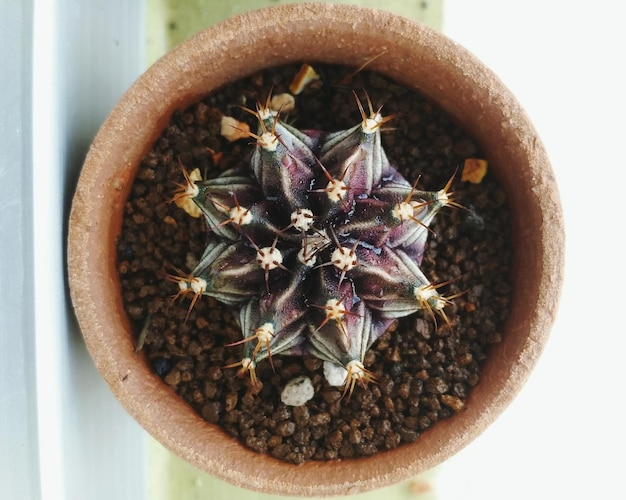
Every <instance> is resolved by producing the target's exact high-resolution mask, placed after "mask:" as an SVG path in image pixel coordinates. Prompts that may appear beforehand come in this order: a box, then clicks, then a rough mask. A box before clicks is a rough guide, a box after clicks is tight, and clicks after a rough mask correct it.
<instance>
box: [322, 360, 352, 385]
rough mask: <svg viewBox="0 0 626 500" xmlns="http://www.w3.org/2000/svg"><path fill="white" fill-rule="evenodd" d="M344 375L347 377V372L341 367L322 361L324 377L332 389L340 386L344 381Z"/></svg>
mask: <svg viewBox="0 0 626 500" xmlns="http://www.w3.org/2000/svg"><path fill="white" fill-rule="evenodd" d="M346 375H348V371H347V370H346V369H345V368H344V367H343V366H339V365H336V364H335V363H331V362H330V361H324V377H325V378H326V381H327V382H328V384H329V385H332V386H333V387H339V386H342V385H343V384H344V383H345V381H346Z"/></svg>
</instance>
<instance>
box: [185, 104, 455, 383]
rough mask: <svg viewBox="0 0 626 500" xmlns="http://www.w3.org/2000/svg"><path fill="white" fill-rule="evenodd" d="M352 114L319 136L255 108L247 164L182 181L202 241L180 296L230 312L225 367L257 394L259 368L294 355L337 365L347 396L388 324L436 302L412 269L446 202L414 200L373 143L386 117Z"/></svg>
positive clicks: (441, 195)
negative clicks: (237, 329) (234, 335)
mask: <svg viewBox="0 0 626 500" xmlns="http://www.w3.org/2000/svg"><path fill="white" fill-rule="evenodd" d="M359 108H360V109H361V115H362V118H363V119H362V122H361V123H360V124H358V125H356V126H354V127H352V128H350V129H348V130H344V131H339V132H332V133H326V132H321V131H299V130H297V129H294V128H293V127H291V126H289V125H286V124H284V123H283V122H281V120H280V119H279V117H278V115H277V113H276V112H273V111H271V110H270V109H267V108H263V107H259V108H258V109H257V112H256V114H257V117H258V119H259V128H258V130H257V133H256V134H251V136H253V137H254V138H256V140H257V144H256V147H255V150H254V151H253V153H252V155H251V157H250V159H249V160H248V161H247V162H246V163H245V164H242V165H240V166H239V167H237V168H236V169H233V170H230V171H227V172H224V173H223V174H222V175H221V176H219V177H217V178H215V179H210V180H206V181H193V180H189V179H188V182H189V183H190V184H191V185H190V186H187V188H186V192H188V193H190V197H191V198H192V199H193V201H194V202H195V204H196V205H197V206H198V207H199V209H200V211H201V212H202V214H204V217H205V219H206V223H207V225H208V227H209V228H210V231H211V233H212V234H211V235H210V243H209V245H208V247H207V250H206V251H205V253H204V255H203V257H202V258H201V260H200V262H199V264H198V265H197V267H196V268H195V269H194V270H193V271H192V272H191V275H190V276H189V277H188V279H187V280H186V281H185V282H184V284H183V285H181V290H183V291H189V292H190V293H193V294H194V295H195V297H194V299H195V298H198V297H199V296H200V295H209V296H212V297H214V298H216V299H217V300H219V301H221V302H223V303H225V304H227V305H228V306H230V307H232V308H233V310H234V312H235V316H236V317H237V318H239V323H240V326H241V329H242V336H243V339H242V340H241V341H240V342H236V344H243V356H242V360H241V362H239V363H236V364H235V365H236V366H239V367H240V370H241V371H242V372H248V373H249V374H250V376H251V379H252V380H253V382H254V383H255V384H257V385H259V382H258V381H257V379H256V373H255V367H256V364H257V363H258V362H259V361H261V360H263V359H266V358H269V360H270V361H271V357H272V356H275V355H279V354H290V355H294V354H298V355H313V356H317V357H318V358H320V359H322V360H324V361H329V362H332V363H335V364H337V365H340V366H342V367H344V368H345V369H346V370H347V377H346V381H345V388H346V390H350V391H352V389H353V387H354V384H355V383H356V382H358V381H361V382H367V381H368V380H372V379H373V378H374V375H373V374H371V373H369V372H367V370H366V369H365V368H364V366H363V361H364V356H365V353H366V351H367V349H368V348H369V347H370V346H371V345H372V343H373V342H375V341H376V339H378V338H379V337H380V336H381V335H382V334H383V333H384V332H385V331H386V330H387V329H388V328H389V326H390V325H391V323H392V322H393V321H394V320H395V319H396V318H399V317H402V316H406V315H409V314H412V313H414V312H416V311H417V310H419V309H423V308H427V309H429V311H430V312H431V313H432V312H433V311H442V308H443V307H444V306H445V305H446V303H447V299H445V298H443V297H440V296H439V294H438V292H437V291H436V289H435V288H436V287H435V286H433V285H432V284H431V283H430V282H429V281H428V279H427V278H426V277H425V276H424V274H423V273H422V271H421V270H420V268H419V264H420V263H421V259H422V256H423V254H424V247H425V244H426V240H427V236H428V232H429V228H428V226H429V225H430V223H431V221H432V220H433V217H434V216H435V215H436V214H437V212H438V211H439V210H440V209H441V208H442V207H443V206H446V205H449V204H454V203H453V202H452V201H451V200H450V198H449V196H448V188H449V185H447V186H446V187H445V188H443V189H442V190H440V191H438V192H425V191H419V190H416V189H415V187H414V186H412V185H411V184H410V183H408V182H407V181H406V180H405V179H404V178H403V177H402V176H401V175H400V174H399V173H398V172H397V171H396V170H395V168H394V167H393V166H392V165H391V164H390V163H389V161H388V159H387V156H386V154H385V151H384V150H383V147H382V145H381V137H380V126H381V125H382V124H383V123H385V122H386V121H387V120H388V118H383V117H382V116H381V115H380V113H379V112H373V111H372V110H371V106H370V115H369V116H367V115H366V114H365V113H364V112H363V108H362V107H361V104H360V103H359ZM179 284H180V283H179ZM192 285H193V286H192ZM442 314H443V312H442ZM444 317H445V315H444Z"/></svg>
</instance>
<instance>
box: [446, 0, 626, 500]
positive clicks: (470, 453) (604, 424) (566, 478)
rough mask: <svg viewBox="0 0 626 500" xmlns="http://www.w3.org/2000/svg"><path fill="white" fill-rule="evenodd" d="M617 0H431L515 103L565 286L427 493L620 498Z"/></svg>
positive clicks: (620, 40) (623, 492) (623, 46)
mask: <svg viewBox="0 0 626 500" xmlns="http://www.w3.org/2000/svg"><path fill="white" fill-rule="evenodd" d="M623 5H624V4H623V2H618V1H610V0H604V1H600V2H597V1H595V2H583V1H573V2H572V1H570V2H564V1H563V2H560V1H550V0H548V1H540V0H532V1H524V2H510V1H495V0H472V1H468V0H445V1H444V6H445V13H444V33H446V34H447V35H448V36H450V37H451V38H453V39H454V40H456V41H457V42H459V43H460V44H462V45H464V46H465V47H466V48H468V49H469V50H470V51H472V52H473V53H474V54H476V55H477V56H478V57H479V58H480V59H481V60H482V61H483V62H484V63H486V64H487V66H489V67H490V68H491V69H492V70H493V71H494V72H495V73H496V74H498V75H499V76H500V78H501V79H502V80H503V81H504V83H505V85H507V87H509V89H511V91H512V92H513V94H514V95H516V97H517V98H518V100H519V101H520V102H521V103H522V105H523V106H524V108H525V109H526V111H527V112H528V114H529V115H530V117H531V119H532V120H533V122H534V124H535V126H536V128H537V130H538V132H539V135H540V137H541V138H542V140H543V142H544V145H545V146H546V148H547V150H548V154H549V156H550V158H551V161H552V165H553V168H554V170H555V173H556V177H557V180H558V183H559V188H560V192H561V197H562V202H563V206H564V211H565V222H566V233H567V251H566V280H565V286H564V289H563V295H562V298H561V306H560V310H559V314H558V318H557V322H556V324H555V326H554V330H553V333H552V336H551V338H550V341H549V343H548V345H547V347H546V349H545V351H544V354H543V356H542V357H541V359H540V362H539V364H538V366H537V368H536V369H535V371H534V372H533V374H532V376H531V378H530V380H529V382H528V384H527V385H526V386H525V388H524V389H523V390H522V392H521V394H520V396H519V397H518V398H517V399H516V400H515V401H514V403H513V404H512V405H511V406H510V407H509V408H508V409H507V410H506V411H505V413H504V414H503V415H502V416H501V417H500V418H499V419H498V420H497V421H496V423H495V424H494V425H493V426H492V427H490V428H489V429H488V430H487V431H486V432H485V433H484V434H483V435H482V436H481V437H479V438H478V439H477V440H476V441H475V442H473V443H472V444H471V445H470V446H469V447H468V448H466V449H465V450H464V451H462V452H461V453H460V454H458V455H457V456H456V457H454V458H453V459H451V460H450V461H448V462H446V463H445V464H444V465H443V466H442V467H441V472H440V474H439V480H438V481H437V491H438V493H439V495H438V496H439V498H440V499H448V498H449V499H455V500H456V499H463V500H469V499H481V500H486V499H509V500H510V499H518V498H519V499H522V498H524V499H527V498H534V499H544V498H545V499H566V498H567V499H582V498H589V499H591V498H593V499H603V500H606V499H613V498H615V499H617V498H621V499H624V498H626V486H625V480H624V477H623V474H624V466H626V460H625V459H624V448H625V446H626V439H625V432H624V424H623V422H624V410H623V409H624V402H623V398H624V386H625V376H624V366H625V360H626V326H625V323H624V318H623V317H622V316H621V312H623V311H624V310H625V309H626V308H625V307H624V306H625V304H624V301H623V297H624V292H623V286H624V281H625V280H624V278H625V277H626V275H625V273H624V263H623V258H624V248H623V246H622V245H623V241H624V238H623V230H624V229H623V228H624V217H623V211H624V204H623V201H622V199H623V197H624V194H623V192H624V182H625V181H626V175H625V173H624V171H625V167H626V165H625V164H626V161H625V154H624V147H625V145H626V144H625V143H626V140H625V139H626V138H625V132H626V126H625V125H624V119H625V117H626V99H625V97H624V92H625V91H626V90H625V89H626V76H625V71H624V70H625V61H626V57H625V54H624V52H625V50H626V36H625V33H626V31H625V27H624V22H625V16H624V14H625V8H624V7H623Z"/></svg>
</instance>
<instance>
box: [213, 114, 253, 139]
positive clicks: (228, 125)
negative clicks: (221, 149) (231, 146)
mask: <svg viewBox="0 0 626 500" xmlns="http://www.w3.org/2000/svg"><path fill="white" fill-rule="evenodd" d="M220 135H221V136H222V137H224V138H225V139H226V140H227V141H229V142H234V141H238V140H239V139H245V138H247V137H250V126H249V125H248V124H247V123H244V122H240V121H239V120H236V119H235V118H233V117H232V116H223V117H222V121H221V122H220Z"/></svg>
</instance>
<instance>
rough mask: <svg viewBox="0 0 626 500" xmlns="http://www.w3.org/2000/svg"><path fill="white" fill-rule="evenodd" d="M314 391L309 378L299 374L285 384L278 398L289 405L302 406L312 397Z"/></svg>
mask: <svg viewBox="0 0 626 500" xmlns="http://www.w3.org/2000/svg"><path fill="white" fill-rule="evenodd" d="M314 393H315V390H314V389H313V382H311V379H310V378H309V377H307V376H305V375H301V376H300V377H296V378H294V379H291V380H290V381H289V382H287V384H285V388H284V389H283V392H282V394H281V395H280V400H281V401H282V402H283V403H285V404H286V405H289V406H302V405H303V404H304V403H306V402H307V401H308V400H309V399H311V398H312V397H313V394H314Z"/></svg>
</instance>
